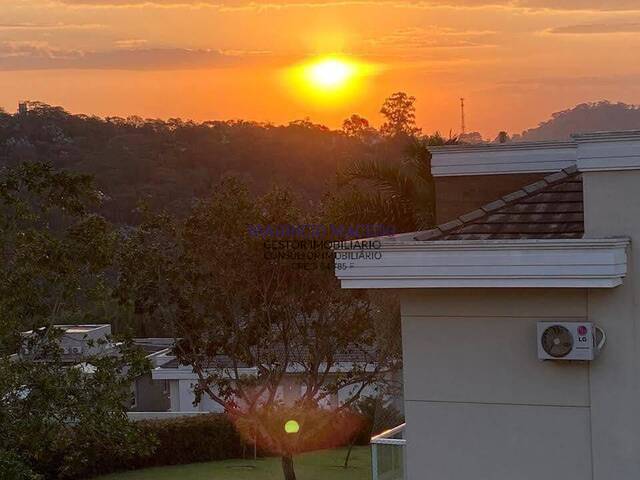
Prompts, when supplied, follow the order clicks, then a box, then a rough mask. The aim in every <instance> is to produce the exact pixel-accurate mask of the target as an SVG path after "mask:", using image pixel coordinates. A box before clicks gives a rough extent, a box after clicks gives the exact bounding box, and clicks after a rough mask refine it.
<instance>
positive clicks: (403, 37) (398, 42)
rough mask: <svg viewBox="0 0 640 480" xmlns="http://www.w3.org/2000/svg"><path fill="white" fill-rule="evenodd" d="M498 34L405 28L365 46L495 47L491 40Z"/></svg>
mask: <svg viewBox="0 0 640 480" xmlns="http://www.w3.org/2000/svg"><path fill="white" fill-rule="evenodd" d="M495 33H496V32H494V31H489V30H458V29H454V28H448V27H439V26H435V25H433V26H428V27H421V28H405V29H400V30H397V31H395V32H393V33H390V34H388V35H383V36H377V37H373V38H370V39H368V40H366V41H365V45H366V46H368V47H370V48H373V49H375V50H377V51H379V50H380V49H384V48H391V49H394V50H397V49H401V50H405V51H412V52H415V51H416V50H424V49H435V48H471V47H488V46H493V45H495V44H494V43H493V42H492V41H491V40H492V37H493V36H494V35H495Z"/></svg>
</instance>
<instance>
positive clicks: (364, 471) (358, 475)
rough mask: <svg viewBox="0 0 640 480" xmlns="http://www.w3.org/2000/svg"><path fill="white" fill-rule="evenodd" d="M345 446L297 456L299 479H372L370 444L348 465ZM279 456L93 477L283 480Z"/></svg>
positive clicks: (112, 479)
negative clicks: (344, 466)
mask: <svg viewBox="0 0 640 480" xmlns="http://www.w3.org/2000/svg"><path fill="white" fill-rule="evenodd" d="M346 452H347V449H346V448H338V449H336V450H322V451H319V452H312V453H305V454H303V455H299V456H297V457H295V458H294V464H295V469H296V476H297V477H298V480H369V479H370V478H371V452H370V450H369V447H368V446H367V447H354V449H353V451H352V452H351V459H350V460H349V468H347V469H344V468H342V465H343V463H344V458H345V455H346ZM282 478H283V477H282V468H281V466H280V458H263V459H258V460H255V461H254V460H222V461H219V462H207V463H192V464H190V465H175V466H171V467H156V468H147V469H144V470H134V471H129V472H122V473H114V474H111V475H105V476H102V477H98V478H96V479H94V480H282Z"/></svg>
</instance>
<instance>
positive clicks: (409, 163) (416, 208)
mask: <svg viewBox="0 0 640 480" xmlns="http://www.w3.org/2000/svg"><path fill="white" fill-rule="evenodd" d="M326 209H327V212H328V213H327V215H328V216H329V217H330V218H332V219H333V221H335V222H343V223H363V224H380V225H385V226H387V227H388V228H389V229H392V230H393V231H395V232H410V231H416V230H424V229H428V228H430V227H431V226H433V224H434V223H435V189H434V183H433V178H432V176H431V154H430V153H429V151H428V149H427V145H426V142H425V141H422V140H414V141H413V142H412V143H411V144H410V145H409V146H408V147H407V148H406V153H405V157H404V158H403V159H402V160H401V161H400V162H398V161H397V160H395V161H394V160H385V159H367V158H365V159H360V160H355V161H353V162H352V163H351V164H349V165H347V166H346V167H345V168H344V169H343V170H342V171H341V172H340V174H339V189H338V190H337V191H336V192H334V193H333V194H332V195H330V196H329V197H328V199H327V201H326Z"/></svg>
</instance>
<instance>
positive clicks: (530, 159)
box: [429, 142, 577, 177]
mask: <svg viewBox="0 0 640 480" xmlns="http://www.w3.org/2000/svg"><path fill="white" fill-rule="evenodd" d="M429 151H430V152H431V155H432V158H431V173H432V174H433V176H434V177H452V176H465V175H500V174H503V175H504V174H513V173H548V172H558V171H560V170H562V169H565V168H569V167H572V166H574V165H575V164H576V159H577V153H576V152H577V145H576V143H575V142H532V143H508V144H482V145H459V146H458V145H454V146H445V147H430V148H429Z"/></svg>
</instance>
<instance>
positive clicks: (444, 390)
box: [402, 289, 592, 480]
mask: <svg viewBox="0 0 640 480" xmlns="http://www.w3.org/2000/svg"><path fill="white" fill-rule="evenodd" d="M587 316H588V301H587V291H586V290H574V289H566V290H565V289H476V290H471V289H443V290H438V289H433V290H415V291H405V292H403V293H402V330H403V331H402V336H403V349H404V375H405V378H404V384H405V413H406V420H407V431H406V437H407V449H408V451H407V454H408V455H407V459H408V460H407V462H408V465H407V472H408V478H409V479H410V480H414V479H415V480H417V479H421V478H433V479H437V480H469V479H473V480H483V479H486V480H515V479H517V480H529V479H531V480H539V479H540V478H550V477H549V475H552V478H562V479H563V480H585V479H591V478H592V477H591V475H592V464H591V439H590V421H589V417H590V409H589V405H590V386H589V368H590V367H589V365H588V364H586V363H567V362H540V361H539V360H538V359H537V354H536V341H535V339H536V322H537V321H540V320H550V319H553V320H569V321H570V320H583V319H585V318H587Z"/></svg>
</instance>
